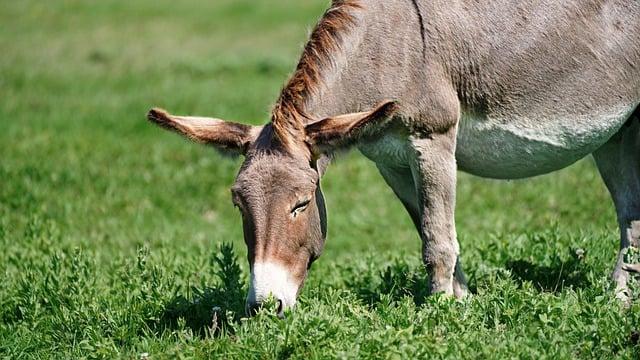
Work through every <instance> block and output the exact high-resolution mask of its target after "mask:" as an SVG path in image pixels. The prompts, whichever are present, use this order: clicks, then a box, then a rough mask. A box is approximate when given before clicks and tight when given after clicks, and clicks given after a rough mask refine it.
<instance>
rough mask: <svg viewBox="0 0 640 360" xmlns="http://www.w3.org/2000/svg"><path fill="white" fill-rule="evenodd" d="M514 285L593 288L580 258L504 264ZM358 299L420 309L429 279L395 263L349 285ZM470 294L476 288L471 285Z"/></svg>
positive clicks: (550, 288) (418, 270) (542, 288)
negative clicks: (408, 301)
mask: <svg viewBox="0 0 640 360" xmlns="http://www.w3.org/2000/svg"><path fill="white" fill-rule="evenodd" d="M505 267H506V268H507V269H508V270H509V271H510V272H511V278H512V279H513V281H514V282H516V283H518V284H519V285H522V283H524V282H525V281H530V282H531V283H532V284H533V285H534V286H535V287H536V288H537V289H538V290H539V291H543V292H560V291H562V289H564V288H566V287H570V288H585V287H587V286H589V285H590V283H589V280H588V278H587V274H586V273H587V272H586V269H585V268H584V266H581V260H580V259H579V258H577V257H574V258H571V259H569V260H566V261H562V260H560V259H558V258H556V260H554V262H553V264H552V265H550V266H545V265H539V264H535V263H532V262H530V261H526V260H512V261H508V262H507V263H506V264H505ZM346 285H347V286H348V287H349V288H350V289H351V291H353V292H354V293H355V294H356V296H357V297H358V298H359V299H360V300H362V301H364V302H365V303H366V304H368V305H369V306H371V307H373V308H376V307H377V306H378V305H379V304H380V303H381V300H382V298H383V296H384V297H387V298H390V299H391V301H399V300H401V299H403V298H405V297H410V298H412V299H413V302H414V303H415V304H416V305H418V306H420V305H422V304H424V303H425V301H426V298H427V296H429V294H430V293H429V276H428V275H427V273H426V271H425V269H424V268H423V267H422V266H412V265H409V264H407V263H406V262H403V261H396V262H394V263H393V264H391V265H389V266H387V267H386V268H385V269H384V270H383V271H381V272H379V273H377V274H375V273H374V274H365V275H361V276H354V277H353V280H349V281H347V284H346ZM469 291H470V292H471V293H474V292H475V291H476V288H475V286H474V284H473V283H470V284H469Z"/></svg>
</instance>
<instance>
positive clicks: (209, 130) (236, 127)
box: [147, 108, 260, 154]
mask: <svg viewBox="0 0 640 360" xmlns="http://www.w3.org/2000/svg"><path fill="white" fill-rule="evenodd" d="M147 119H149V121H151V122H153V123H155V124H157V125H159V126H161V127H163V128H165V129H169V130H172V131H175V132H177V133H178V134H182V135H184V136H185V137H187V138H189V139H191V140H193V141H195V142H199V143H202V144H207V145H212V146H214V147H215V148H217V149H218V150H220V151H223V152H227V153H231V154H245V153H246V151H247V149H248V148H249V145H250V144H251V142H252V141H253V140H254V139H255V138H256V137H257V135H258V133H259V132H260V127H258V126H251V125H244V124H238V123H234V122H230V121H224V120H220V119H214V118H208V117H196V116H175V115H171V114H169V113H168V112H167V111H165V110H163V109H158V108H154V109H151V110H150V111H149V113H148V114H147Z"/></svg>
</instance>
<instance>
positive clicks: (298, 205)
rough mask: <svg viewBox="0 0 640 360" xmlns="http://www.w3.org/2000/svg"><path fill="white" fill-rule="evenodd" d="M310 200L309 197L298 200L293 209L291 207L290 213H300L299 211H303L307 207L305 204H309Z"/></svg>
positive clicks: (295, 214) (294, 214)
mask: <svg viewBox="0 0 640 360" xmlns="http://www.w3.org/2000/svg"><path fill="white" fill-rule="evenodd" d="M310 202H311V198H308V199H303V200H300V201H298V202H297V203H296V204H295V205H294V206H293V209H291V214H292V215H293V216H297V215H298V214H300V213H301V212H303V211H305V210H306V209H307V206H309V203H310Z"/></svg>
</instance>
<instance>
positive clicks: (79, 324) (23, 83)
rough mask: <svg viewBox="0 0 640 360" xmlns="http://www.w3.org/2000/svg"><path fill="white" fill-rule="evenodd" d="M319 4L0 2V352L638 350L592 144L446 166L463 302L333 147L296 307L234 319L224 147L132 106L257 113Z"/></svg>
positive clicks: (243, 354) (241, 265)
mask: <svg viewBox="0 0 640 360" xmlns="http://www.w3.org/2000/svg"><path fill="white" fill-rule="evenodd" d="M326 5H327V2H326V1H318V0H314V1H294V0H279V1H270V0H260V1H256V0H215V1H195V0H193V1H180V2H177V1H168V0H163V1H151V0H145V1H135V2H126V1H119V0H104V1H99V2H96V1H78V0H68V1H62V0H60V1H46V2H43V1H27V0H24V1H14V2H9V1H2V2H1V3H0V24H2V25H1V26H0V48H2V50H3V51H2V56H0V127H1V131H0V250H1V251H0V273H1V274H2V286H1V287H0V356H2V357H6V358H19V357H30V358H84V357H86V358H114V357H123V358H140V354H142V353H148V354H149V356H150V357H151V358H153V359H155V358H174V357H183V358H191V357H196V358H216V357H221V358H287V357H293V358H325V357H330V358H333V357H344V358H359V357H375V358H416V357H427V358H452V359H458V358H530V359H539V358H553V359H558V358H560V359H562V358H564V359H572V358H574V357H579V358H592V357H596V358H607V359H610V358H637V356H638V355H639V353H640V347H639V345H638V330H639V328H640V306H639V305H638V304H634V305H633V306H632V307H631V309H629V310H621V309H620V306H619V305H618V303H617V302H616V301H615V300H613V298H612V296H611V289H610V284H609V282H608V280H607V278H608V275H609V272H610V270H611V268H612V266H613V263H614V259H615V254H616V249H617V244H618V234H617V233H618V231H617V229H616V226H615V217H614V211H613V208H612V205H611V202H610V200H609V197H608V195H607V193H606V190H605V188H604V186H603V184H602V183H601V181H600V179H599V177H598V175H597V173H596V171H595V169H594V166H593V164H592V161H591V160H589V159H587V160H584V161H581V162H579V163H578V164H576V165H574V166H572V167H571V168H569V169H566V170H563V171H561V172H558V173H555V174H552V175H548V176H543V177H539V178H535V179H530V180H526V181H512V182H498V181H490V180H483V179H479V178H475V177H472V176H468V175H465V174H460V177H459V189H458V209H457V225H458V234H459V237H460V243H461V248H462V258H463V263H464V267H465V270H466V272H467V274H468V277H469V280H470V285H471V287H472V288H473V289H474V292H475V294H474V296H473V297H471V298H470V299H467V300H465V301H460V302H458V301H454V300H451V299H446V298H442V297H439V296H435V297H426V296H425V293H426V289H425V280H424V279H425V276H426V275H425V273H424V270H423V269H422V267H421V265H420V260H419V258H420V256H419V253H420V241H419V239H418V236H417V234H416V232H415V230H414V229H413V226H412V224H411V222H410V220H409V218H408V216H406V214H405V212H404V210H403V209H402V207H401V205H400V203H399V202H398V201H397V200H396V199H395V198H394V196H393V194H392V192H391V191H390V189H388V188H387V187H386V186H385V184H384V181H382V179H381V178H380V176H379V175H378V174H377V173H376V171H375V167H374V166H373V165H372V164H371V163H369V162H368V161H367V160H365V159H364V158H363V157H362V156H361V155H359V154H356V153H352V154H349V155H347V156H345V157H343V158H342V159H340V160H339V161H337V162H336V163H335V164H333V165H332V166H331V168H330V169H329V172H328V174H327V175H326V177H325V179H324V183H323V185H324V189H325V194H326V198H327V201H328V208H329V239H328V241H327V245H326V249H325V253H324V255H323V257H322V258H321V259H320V260H319V261H318V262H316V264H315V265H314V268H313V269H312V272H311V275H310V278H309V279H308V281H307V285H306V287H305V289H304V291H303V292H302V294H301V298H300V302H299V306H298V307H297V308H296V310H295V312H293V313H291V314H289V315H288V316H287V317H286V319H285V320H278V319H277V318H276V317H275V316H273V314H269V313H268V312H265V313H262V314H260V315H259V316H258V317H256V318H252V319H245V318H243V297H244V294H245V292H246V280H247V267H248V266H247V263H246V260H245V258H246V248H245V246H244V244H243V241H242V230H241V224H240V217H239V215H238V214H237V211H236V210H235V209H233V207H232V205H231V201H230V196H229V190H228V188H229V186H230V184H231V183H232V181H233V177H234V176H235V172H236V171H237V168H238V166H239V162H240V160H239V159H237V160H229V159H226V158H223V157H221V156H219V155H217V154H216V153H215V152H213V151H211V150H210V149H207V148H204V147H201V146H197V145H193V144H188V143H187V142H185V141H183V140H182V139H180V138H178V137H177V136H174V135H172V134H168V133H166V132H164V131H162V130H159V129H157V128H155V127H153V126H151V125H150V124H148V123H147V122H146V121H145V120H144V114H145V112H146V110H147V109H148V108H149V107H151V106H163V107H165V108H167V109H170V110H171V111H173V112H175V113H191V114H202V115H216V116H218V117H223V118H229V119H237V120H242V121H245V122H252V123H261V122H265V121H266V120H267V119H268V113H269V108H270V106H271V104H272V103H273V101H274V100H275V99H276V97H277V94H278V91H279V89H280V88H281V86H282V84H283V83H284V81H285V80H286V78H287V75H288V73H289V72H290V71H291V69H293V67H294V66H295V61H296V57H297V54H298V53H299V51H300V49H301V46H302V44H303V42H304V40H305V38H306V36H307V33H308V30H309V28H310V26H311V25H312V24H313V23H314V22H315V20H316V19H317V18H318V16H320V14H321V13H322V11H323V9H324V7H325V6H326ZM225 243H227V244H231V245H225V246H222V245H221V244H225ZM578 249H582V250H584V256H578V255H576V250H578Z"/></svg>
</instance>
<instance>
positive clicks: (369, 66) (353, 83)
mask: <svg viewBox="0 0 640 360" xmlns="http://www.w3.org/2000/svg"><path fill="white" fill-rule="evenodd" d="M412 4H413V2H412V1H401V2H395V1H394V2H364V1H360V0H337V1H334V2H333V4H332V7H331V8H330V9H329V10H327V12H326V13H325V15H324V16H323V18H322V19H321V20H320V22H319V23H318V25H317V26H316V28H315V29H314V31H313V32H312V35H311V37H310V39H309V42H308V43H307V44H306V46H305V50H304V52H303V54H302V57H301V59H300V62H299V63H298V67H297V68H296V72H295V73H294V75H293V76H292V78H291V80H290V81H289V83H288V84H287V85H286V86H285V88H284V89H283V91H282V93H281V96H280V99H279V100H278V102H277V104H276V107H275V109H274V117H273V118H274V125H275V127H276V128H278V124H277V122H278V120H279V121H280V122H281V123H285V124H286V126H287V127H288V128H289V129H291V128H294V129H295V128H296V126H297V127H298V128H301V127H303V126H304V125H306V124H308V123H310V122H313V121H317V120H320V119H322V118H324V117H327V116H333V115H339V114H344V113H350V112H358V111H364V110H368V109H370V108H371V107H372V106H374V105H375V104H376V103H378V102H380V101H382V100H387V99H400V98H405V97H406V95H407V93H408V87H410V86H411V87H415V84H414V80H416V79H417V78H418V77H420V76H422V74H423V72H422V71H420V69H421V68H422V66H421V65H422V62H423V59H424V42H423V41H422V40H421V39H422V36H421V30H422V25H421V21H422V20H421V16H420V15H419V14H418V12H417V11H416V8H415V7H414V6H413V5H412ZM278 117H283V118H287V120H286V121H285V120H283V119H278ZM294 132H295V131H294Z"/></svg>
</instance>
